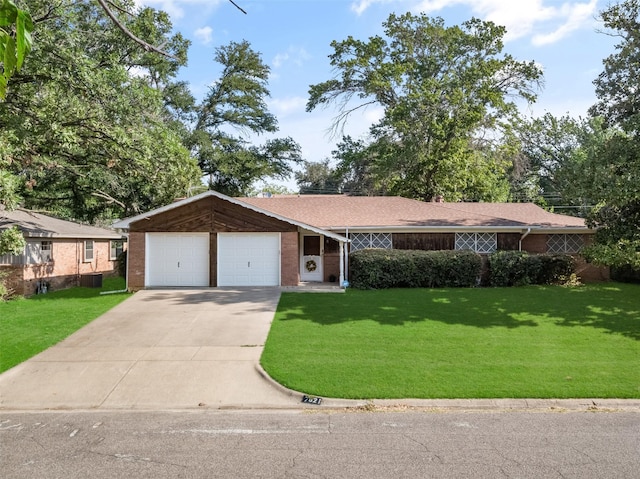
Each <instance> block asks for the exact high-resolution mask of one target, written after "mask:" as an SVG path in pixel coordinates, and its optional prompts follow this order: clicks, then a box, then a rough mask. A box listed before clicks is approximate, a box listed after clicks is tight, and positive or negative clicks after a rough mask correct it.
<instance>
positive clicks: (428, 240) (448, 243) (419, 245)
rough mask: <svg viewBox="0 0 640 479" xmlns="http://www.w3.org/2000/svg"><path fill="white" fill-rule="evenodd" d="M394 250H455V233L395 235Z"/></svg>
mask: <svg viewBox="0 0 640 479" xmlns="http://www.w3.org/2000/svg"><path fill="white" fill-rule="evenodd" d="M392 238H393V249H420V250H426V251H440V250H449V249H454V248H455V244H456V235H455V233H393V237H392Z"/></svg>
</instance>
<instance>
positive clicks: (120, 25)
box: [96, 0, 177, 60]
mask: <svg viewBox="0 0 640 479" xmlns="http://www.w3.org/2000/svg"><path fill="white" fill-rule="evenodd" d="M96 1H97V2H98V3H99V4H100V6H101V7H102V9H103V10H104V11H105V13H106V14H107V16H108V17H109V18H110V19H111V20H112V21H113V23H115V25H116V26H117V27H118V28H119V29H120V30H121V31H122V32H123V33H124V34H125V35H126V36H128V37H129V38H131V39H132V40H133V41H134V42H136V43H137V44H139V45H141V46H142V48H144V49H145V50H146V51H148V52H154V53H158V54H160V55H163V56H165V57H167V58H171V59H172V60H177V58H176V57H175V56H173V55H171V54H170V53H168V52H165V51H164V50H161V49H160V48H158V47H154V46H153V45H151V44H150V43H147V42H145V41H144V40H143V39H142V38H139V37H137V36H135V35H134V34H133V32H132V31H131V30H129V29H128V28H127V27H126V26H125V25H124V24H123V23H121V22H120V20H118V17H116V15H115V14H114V13H113V12H112V11H111V9H110V8H109V5H107V2H106V1H105V0H96Z"/></svg>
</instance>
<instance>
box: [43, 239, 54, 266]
mask: <svg viewBox="0 0 640 479" xmlns="http://www.w3.org/2000/svg"><path fill="white" fill-rule="evenodd" d="M40 260H41V262H42V263H50V262H51V261H53V241H40Z"/></svg>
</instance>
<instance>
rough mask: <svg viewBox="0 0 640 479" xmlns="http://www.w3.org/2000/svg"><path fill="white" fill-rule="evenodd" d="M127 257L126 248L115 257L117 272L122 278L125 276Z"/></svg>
mask: <svg viewBox="0 0 640 479" xmlns="http://www.w3.org/2000/svg"><path fill="white" fill-rule="evenodd" d="M127 258H128V255H127V250H124V251H123V252H122V253H120V254H119V255H118V257H117V258H116V261H117V264H118V274H119V275H120V276H121V277H123V278H126V277H127Z"/></svg>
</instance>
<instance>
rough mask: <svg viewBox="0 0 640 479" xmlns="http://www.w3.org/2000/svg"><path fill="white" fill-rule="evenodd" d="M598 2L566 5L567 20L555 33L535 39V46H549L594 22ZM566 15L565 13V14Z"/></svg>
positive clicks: (538, 36) (535, 37)
mask: <svg viewBox="0 0 640 479" xmlns="http://www.w3.org/2000/svg"><path fill="white" fill-rule="evenodd" d="M596 3H597V1H596V0H591V1H590V2H589V3H576V4H572V5H569V4H565V5H563V8H562V9H563V10H565V11H566V18H567V20H566V21H565V23H563V24H562V25H560V26H559V27H558V28H557V29H556V30H555V31H553V32H550V33H547V34H538V35H535V36H534V37H533V40H532V41H533V44H534V45H548V44H550V43H555V42H557V41H558V40H561V39H562V38H564V37H566V36H567V35H568V34H569V33H571V32H572V31H574V30H578V29H579V28H581V27H582V26H583V25H585V24H587V23H589V22H590V21H592V19H593V17H594V14H595V11H596ZM563 13H564V12H563Z"/></svg>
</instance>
